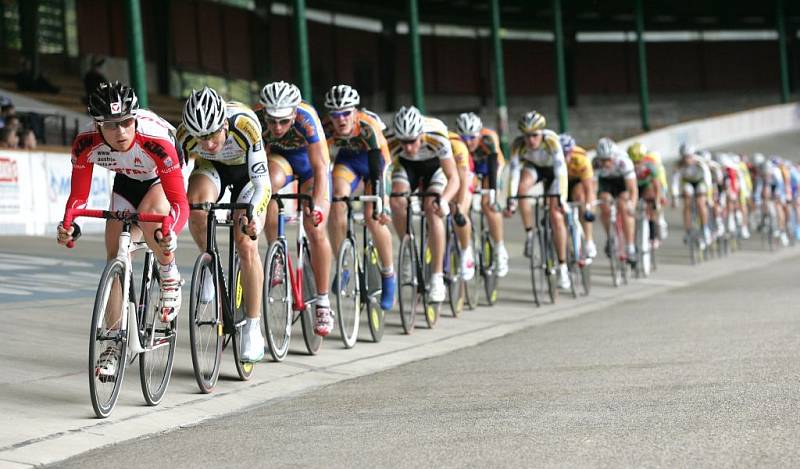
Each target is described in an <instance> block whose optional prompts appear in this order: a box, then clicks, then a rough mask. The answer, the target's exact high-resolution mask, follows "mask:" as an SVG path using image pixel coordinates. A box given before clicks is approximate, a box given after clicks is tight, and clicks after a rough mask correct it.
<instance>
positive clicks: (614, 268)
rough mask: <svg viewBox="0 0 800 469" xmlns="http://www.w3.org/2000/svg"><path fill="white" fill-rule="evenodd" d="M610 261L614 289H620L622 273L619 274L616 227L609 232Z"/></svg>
mask: <svg viewBox="0 0 800 469" xmlns="http://www.w3.org/2000/svg"><path fill="white" fill-rule="evenodd" d="M607 242H608V259H609V261H610V262H609V264H610V265H611V284H612V285H613V286H614V288H618V287H619V286H620V284H621V283H622V273H621V272H619V266H618V264H617V259H618V257H619V255H618V254H617V235H616V232H615V231H614V227H613V226H611V227H610V229H609V230H608V241H607Z"/></svg>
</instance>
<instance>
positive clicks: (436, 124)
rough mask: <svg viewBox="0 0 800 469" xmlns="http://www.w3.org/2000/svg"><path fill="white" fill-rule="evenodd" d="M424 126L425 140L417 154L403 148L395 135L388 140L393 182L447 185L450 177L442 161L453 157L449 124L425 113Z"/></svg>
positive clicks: (438, 186)
mask: <svg viewBox="0 0 800 469" xmlns="http://www.w3.org/2000/svg"><path fill="white" fill-rule="evenodd" d="M422 129H423V133H422V137H421V138H422V144H421V146H420V149H419V151H418V152H417V154H416V155H414V156H411V155H409V154H407V153H406V152H405V150H403V145H402V143H401V142H400V140H399V139H398V138H396V137H392V138H391V139H390V140H389V151H390V152H391V154H392V161H393V164H394V169H393V170H392V182H399V183H405V184H408V185H410V186H411V188H412V190H415V189H416V188H417V187H420V186H422V188H423V189H429V188H431V189H437V190H441V189H443V188H444V187H445V186H446V185H447V177H446V176H445V174H444V172H443V171H442V167H441V164H440V162H441V161H442V160H447V159H451V158H453V147H452V145H451V144H450V139H449V138H448V137H447V135H448V131H447V126H446V125H444V122H442V121H440V120H439V119H434V118H431V117H425V118H424V123H423V127H422Z"/></svg>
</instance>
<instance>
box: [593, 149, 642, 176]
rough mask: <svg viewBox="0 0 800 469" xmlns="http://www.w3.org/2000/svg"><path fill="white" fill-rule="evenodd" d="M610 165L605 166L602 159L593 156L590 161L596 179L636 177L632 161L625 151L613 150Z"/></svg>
mask: <svg viewBox="0 0 800 469" xmlns="http://www.w3.org/2000/svg"><path fill="white" fill-rule="evenodd" d="M611 160H612V164H611V166H608V167H607V166H606V165H604V164H603V163H602V161H603V160H601V159H600V158H595V159H594V161H593V162H592V165H593V168H594V175H595V178H596V179H613V178H622V179H627V180H631V179H636V172H635V171H634V168H633V161H631V159H630V158H629V157H628V155H627V154H626V153H623V152H622V151H620V150H615V151H614V154H613V155H612V156H611Z"/></svg>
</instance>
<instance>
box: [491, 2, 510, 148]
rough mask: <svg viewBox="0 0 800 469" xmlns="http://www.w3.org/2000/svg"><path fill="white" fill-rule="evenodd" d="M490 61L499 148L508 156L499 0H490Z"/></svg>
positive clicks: (504, 74)
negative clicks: (492, 74)
mask: <svg viewBox="0 0 800 469" xmlns="http://www.w3.org/2000/svg"><path fill="white" fill-rule="evenodd" d="M491 8H492V62H493V64H494V67H493V68H494V90H495V91H494V102H495V105H496V106H497V127H498V129H497V130H498V131H499V132H498V133H499V134H500V148H501V149H502V150H503V153H504V154H505V155H507V156H506V158H508V157H509V156H508V155H510V152H509V151H508V106H507V103H506V73H505V70H504V68H503V39H502V38H501V37H500V0H492V2H491Z"/></svg>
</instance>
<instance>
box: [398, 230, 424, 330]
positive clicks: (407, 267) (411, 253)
mask: <svg viewBox="0 0 800 469" xmlns="http://www.w3.org/2000/svg"><path fill="white" fill-rule="evenodd" d="M397 267H398V269H399V270H398V272H397V274H398V277H399V278H398V286H399V291H400V295H399V298H398V299H399V303H400V321H401V323H402V325H403V331H404V332H405V333H406V334H411V333H412V332H414V323H415V322H416V318H417V307H418V306H417V305H418V304H419V302H420V300H421V298H420V296H421V295H420V293H419V288H418V282H419V281H420V279H418V278H417V256H416V250H415V249H414V239H413V238H412V237H411V236H408V235H405V236H404V237H403V240H402V241H401V242H400V254H399V255H398V260H397Z"/></svg>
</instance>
